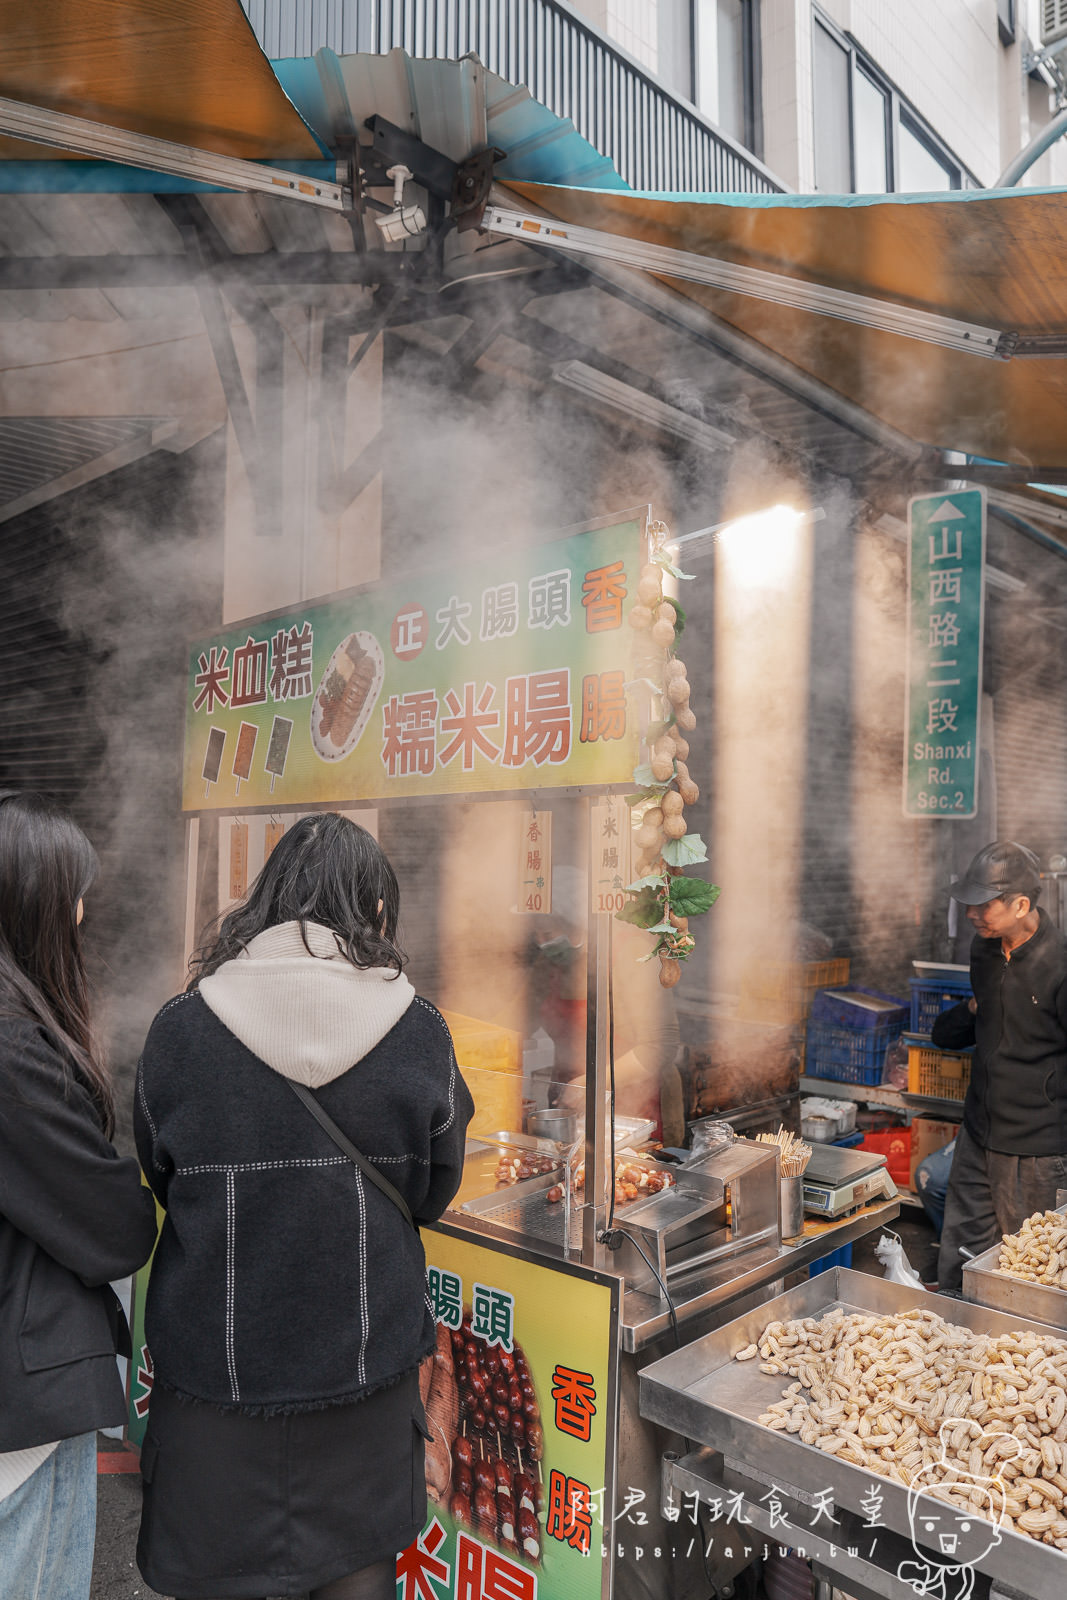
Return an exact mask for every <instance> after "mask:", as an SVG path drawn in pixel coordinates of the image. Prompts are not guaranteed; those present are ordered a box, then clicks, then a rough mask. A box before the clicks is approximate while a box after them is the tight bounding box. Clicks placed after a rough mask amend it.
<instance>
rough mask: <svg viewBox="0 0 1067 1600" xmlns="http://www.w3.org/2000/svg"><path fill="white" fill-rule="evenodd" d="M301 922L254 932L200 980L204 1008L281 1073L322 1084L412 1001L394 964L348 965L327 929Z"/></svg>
mask: <svg viewBox="0 0 1067 1600" xmlns="http://www.w3.org/2000/svg"><path fill="white" fill-rule="evenodd" d="M306 928H307V943H308V945H310V947H311V950H312V952H313V954H310V955H309V954H308V950H307V947H306V946H305V944H304V940H303V939H302V937H301V934H300V924H299V922H282V923H279V924H278V925H277V926H276V927H274V928H268V929H267V930H266V932H265V933H260V934H257V936H256V937H255V938H254V939H253V940H252V941H251V943H250V944H249V945H248V947H247V949H245V950H243V951H242V952H241V954H240V955H239V956H235V957H234V959H233V960H232V961H226V962H224V963H223V965H222V966H221V967H219V969H218V970H217V971H216V972H214V973H212V975H211V977H209V978H203V979H201V982H200V993H201V994H202V995H203V997H204V1002H205V1004H206V1005H207V1007H208V1009H209V1010H211V1011H213V1012H214V1014H215V1016H216V1017H218V1019H219V1021H220V1022H221V1023H222V1024H223V1025H224V1026H225V1027H227V1028H229V1030H230V1032H231V1033H233V1034H236V1036H237V1038H238V1039H240V1041H241V1043H242V1044H243V1045H246V1046H247V1047H248V1049H249V1050H251V1051H252V1053H253V1055H256V1056H258V1057H259V1059H260V1060H261V1061H265V1062H266V1063H267V1065H268V1066H269V1067H273V1069H274V1071H275V1072H278V1073H280V1074H281V1076H282V1077H284V1078H291V1079H292V1080H293V1081H294V1082H295V1083H303V1084H306V1085H307V1086H308V1088H309V1089H321V1088H322V1086H323V1084H326V1083H332V1082H333V1080H334V1078H338V1077H340V1075H341V1074H342V1073H343V1072H347V1071H348V1069H349V1068H350V1067H352V1066H354V1065H355V1063H356V1062H357V1061H362V1059H363V1057H364V1056H365V1055H366V1054H367V1053H368V1052H369V1051H370V1050H373V1048H374V1046H375V1045H376V1044H379V1043H380V1042H381V1040H382V1039H384V1038H385V1035H386V1034H387V1033H389V1031H390V1030H391V1029H392V1028H394V1027H395V1026H396V1024H397V1023H398V1022H399V1021H400V1018H401V1017H402V1016H403V1015H404V1013H405V1011H406V1010H407V1009H408V1007H409V1006H410V1005H411V1003H412V1001H413V1000H414V998H415V991H414V989H413V988H412V986H411V984H410V983H409V982H408V980H407V978H406V977H405V976H404V975H403V973H400V974H398V973H397V972H396V971H395V970H394V969H393V968H392V967H366V968H361V967H354V966H353V965H352V963H351V962H350V961H348V960H347V959H346V957H345V956H344V955H343V953H342V952H341V950H340V949H339V948H338V944H337V939H336V937H335V935H334V934H333V933H332V932H331V931H330V929H329V928H324V927H322V926H321V924H319V923H317V922H309V923H307V924H306Z"/></svg>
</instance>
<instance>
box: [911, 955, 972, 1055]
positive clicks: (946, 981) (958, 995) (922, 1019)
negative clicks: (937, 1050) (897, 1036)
mask: <svg viewBox="0 0 1067 1600" xmlns="http://www.w3.org/2000/svg"><path fill="white" fill-rule="evenodd" d="M971 992H972V991H971V979H970V976H969V974H964V973H962V972H961V973H960V974H959V976H958V977H950V976H948V975H945V976H943V977H941V978H939V979H938V980H937V981H936V982H931V980H930V979H929V978H912V980H911V1025H910V1028H909V1032H911V1033H921V1034H922V1035H923V1037H924V1038H926V1039H928V1038H929V1037H930V1033H931V1030H932V1028H933V1026H934V1023H935V1022H936V1020H937V1018H938V1017H939V1016H940V1015H941V1013H942V1011H950V1010H951V1009H952V1007H953V1006H958V1005H959V1003H960V1001H961V1000H969V999H970V997H971Z"/></svg>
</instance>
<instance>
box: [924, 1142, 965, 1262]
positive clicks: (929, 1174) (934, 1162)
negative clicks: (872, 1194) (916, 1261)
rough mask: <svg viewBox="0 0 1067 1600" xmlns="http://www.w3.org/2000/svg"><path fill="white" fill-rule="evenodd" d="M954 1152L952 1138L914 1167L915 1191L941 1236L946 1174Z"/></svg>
mask: <svg viewBox="0 0 1067 1600" xmlns="http://www.w3.org/2000/svg"><path fill="white" fill-rule="evenodd" d="M955 1153H956V1141H955V1139H952V1140H950V1141H949V1143H948V1144H946V1145H945V1146H944V1147H943V1148H942V1149H940V1150H935V1151H934V1153H933V1155H930V1156H927V1158H926V1160H925V1161H920V1162H919V1165H918V1166H917V1167H916V1168H915V1192H916V1194H917V1195H918V1196H919V1199H920V1200H921V1201H922V1203H923V1209H924V1210H925V1212H926V1215H927V1216H928V1217H929V1218H930V1221H931V1222H932V1223H933V1225H934V1228H935V1229H936V1231H937V1235H938V1238H940V1237H941V1229H942V1226H943V1224H944V1221H945V1195H946V1193H947V1192H948V1175H949V1173H950V1171H951V1170H952V1157H953V1156H954V1155H955Z"/></svg>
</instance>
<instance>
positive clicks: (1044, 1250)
mask: <svg viewBox="0 0 1067 1600" xmlns="http://www.w3.org/2000/svg"><path fill="white" fill-rule="evenodd" d="M997 1271H998V1272H1007V1273H1010V1275H1011V1276H1012V1277H1013V1278H1025V1279H1026V1281H1027V1283H1047V1284H1051V1285H1052V1286H1053V1287H1054V1288H1057V1289H1067V1217H1065V1216H1064V1215H1063V1213H1062V1211H1045V1212H1041V1211H1036V1212H1035V1213H1034V1215H1033V1216H1032V1217H1027V1219H1026V1221H1025V1222H1024V1223H1023V1225H1022V1227H1021V1228H1020V1229H1019V1231H1018V1233H1006V1234H1005V1235H1004V1240H1003V1243H1002V1244H1001V1247H1000V1259H999V1260H998V1262H997Z"/></svg>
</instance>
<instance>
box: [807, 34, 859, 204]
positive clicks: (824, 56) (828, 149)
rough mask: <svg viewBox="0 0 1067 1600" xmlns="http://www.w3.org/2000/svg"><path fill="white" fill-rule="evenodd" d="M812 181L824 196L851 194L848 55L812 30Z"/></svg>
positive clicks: (829, 35) (824, 36) (835, 42)
mask: <svg viewBox="0 0 1067 1600" xmlns="http://www.w3.org/2000/svg"><path fill="white" fill-rule="evenodd" d="M814 69H815V70H814V79H815V82H814V88H815V177H816V182H817V185H818V187H819V188H820V189H822V190H823V191H824V192H825V193H827V194H850V193H851V192H852V159H851V154H850V149H851V142H852V141H851V121H852V113H851V104H850V102H851V95H850V92H849V78H850V75H851V65H850V62H849V56H848V51H847V50H845V49H843V48H842V47H841V45H839V44H838V42H837V40H836V39H835V38H834V37H833V35H832V34H831V33H829V32H827V30H826V29H825V28H821V27H819V26H818V25H816V28H815V60H814Z"/></svg>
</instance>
